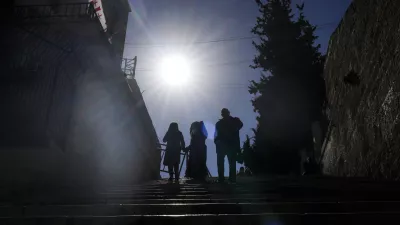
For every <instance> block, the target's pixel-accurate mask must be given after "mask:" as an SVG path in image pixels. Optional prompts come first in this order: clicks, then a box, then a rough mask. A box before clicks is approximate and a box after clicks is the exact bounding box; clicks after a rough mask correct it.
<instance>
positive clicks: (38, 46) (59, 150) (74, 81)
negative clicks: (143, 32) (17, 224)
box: [0, 18, 159, 186]
mask: <svg viewBox="0 0 400 225" xmlns="http://www.w3.org/2000/svg"><path fill="white" fill-rule="evenodd" d="M20 22H21V21H20ZM3 28H4V29H3V30H6V31H7V32H5V33H6V34H7V35H5V36H3V37H2V42H1V43H0V45H1V48H2V49H3V54H2V55H1V56H0V57H1V60H2V61H3V62H4V65H5V66H4V67H3V68H2V69H3V71H4V72H3V73H2V74H1V76H0V80H1V82H0V96H1V97H0V102H1V105H2V110H1V111H0V124H2V126H1V127H0V134H1V136H2V139H1V140H0V177H1V181H2V182H1V183H0V186H9V185H14V186H26V185H33V186H40V185H47V186H49V185H50V186H51V185H54V186H71V185H73V186H76V185H85V186H87V185H95V186H97V185H102V184H110V183H113V184H125V183H134V182H139V181H142V180H146V179H155V178H158V175H159V159H158V158H159V152H158V150H157V147H158V146H157V140H156V141H154V140H153V139H154V137H157V136H156V134H155V132H154V128H149V127H145V126H151V127H152V123H151V119H150V118H149V117H146V116H144V115H147V116H148V113H147V110H146V108H145V107H143V106H144V103H143V101H140V99H141V96H137V95H138V93H137V92H133V90H131V89H130V88H129V86H128V84H127V82H126V80H125V78H124V76H123V74H122V72H121V68H120V58H119V57H118V54H117V53H116V51H115V49H114V48H113V47H112V46H110V44H109V42H108V37H107V35H105V34H104V32H103V31H102V29H101V26H100V24H99V22H98V21H95V20H90V19H88V18H86V19H81V20H80V21H79V23H76V20H75V21H73V22H71V21H69V20H68V19H61V20H58V19H56V20H43V21H40V20H35V21H29V22H28V23H26V22H24V23H15V24H13V25H9V26H6V27H3ZM139 95H140V93H139ZM138 105H142V107H138ZM143 121H146V123H144V122H143Z"/></svg>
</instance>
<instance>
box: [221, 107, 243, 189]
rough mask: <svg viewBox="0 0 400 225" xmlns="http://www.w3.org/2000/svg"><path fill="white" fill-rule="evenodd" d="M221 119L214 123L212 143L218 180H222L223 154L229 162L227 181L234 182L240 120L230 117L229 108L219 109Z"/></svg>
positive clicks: (240, 127) (241, 125) (238, 150)
mask: <svg viewBox="0 0 400 225" xmlns="http://www.w3.org/2000/svg"><path fill="white" fill-rule="evenodd" d="M221 116H222V119H220V120H219V121H218V122H217V123H216V124H215V136H214V143H215V146H216V149H217V166H218V181H219V182H224V180H225V178H224V163H225V156H227V157H228V162H229V181H230V182H236V157H237V154H238V153H239V152H240V137H239V131H240V129H242V127H243V123H242V121H241V120H240V119H239V118H237V117H232V116H231V114H230V112H229V110H228V109H226V108H223V109H222V110H221Z"/></svg>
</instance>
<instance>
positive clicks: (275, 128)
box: [244, 0, 325, 173]
mask: <svg viewBox="0 0 400 225" xmlns="http://www.w3.org/2000/svg"><path fill="white" fill-rule="evenodd" d="M256 3H257V5H258V8H259V12H260V15H259V16H258V17H257V21H256V25H255V26H254V27H253V29H252V30H251V32H252V33H253V34H255V35H257V36H258V37H259V40H258V41H253V45H254V47H255V48H256V50H257V55H256V56H255V58H254V60H253V65H251V66H250V67H252V68H254V69H261V71H262V72H261V78H260V80H259V81H251V83H250V86H249V92H250V93H251V94H253V95H254V98H253V100H252V104H253V107H254V111H255V112H257V113H258V114H259V116H258V117H257V122H258V125H257V129H256V130H255V136H254V143H253V144H252V146H251V147H250V148H247V151H250V153H248V154H247V153H245V152H244V155H246V154H247V155H252V156H253V157H255V159H250V158H251V157H248V158H247V161H248V162H250V161H251V163H250V164H249V165H251V167H252V168H250V169H251V170H252V171H253V173H270V172H271V173H288V172H290V171H296V170H298V169H300V166H299V165H300V162H299V161H298V160H299V158H298V150H299V149H301V148H304V147H306V146H308V147H309V146H312V144H311V145H310V142H312V133H311V122H312V121H316V120H320V117H321V112H322V109H321V107H322V105H323V102H324V100H325V86H324V80H323V79H322V72H323V65H324V56H323V55H321V53H320V52H319V48H320V45H316V44H315V40H316V39H317V38H318V37H317V36H316V35H315V34H314V33H315V30H316V26H313V25H311V24H310V22H309V21H308V20H307V19H306V18H305V16H304V4H302V5H296V8H297V10H298V12H299V13H298V15H297V16H295V15H294V13H293V12H292V9H291V1H290V0H268V1H262V0H256ZM245 143H246V142H245ZM246 145H247V143H246ZM244 151H246V150H244ZM245 163H246V161H245ZM297 172H298V171H297Z"/></svg>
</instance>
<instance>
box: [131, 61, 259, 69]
mask: <svg viewBox="0 0 400 225" xmlns="http://www.w3.org/2000/svg"><path fill="white" fill-rule="evenodd" d="M251 62H252V61H251V60H241V61H232V62H223V63H214V64H209V65H203V66H204V67H218V66H228V65H237V64H243V63H251ZM136 71H137V72H152V71H155V70H154V69H147V68H137V69H136Z"/></svg>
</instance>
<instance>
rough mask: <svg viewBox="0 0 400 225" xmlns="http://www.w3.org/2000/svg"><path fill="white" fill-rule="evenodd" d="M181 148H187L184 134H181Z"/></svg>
mask: <svg viewBox="0 0 400 225" xmlns="http://www.w3.org/2000/svg"><path fill="white" fill-rule="evenodd" d="M181 147H182V149H185V148H186V145H185V139H184V138H183V134H182V133H181Z"/></svg>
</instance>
